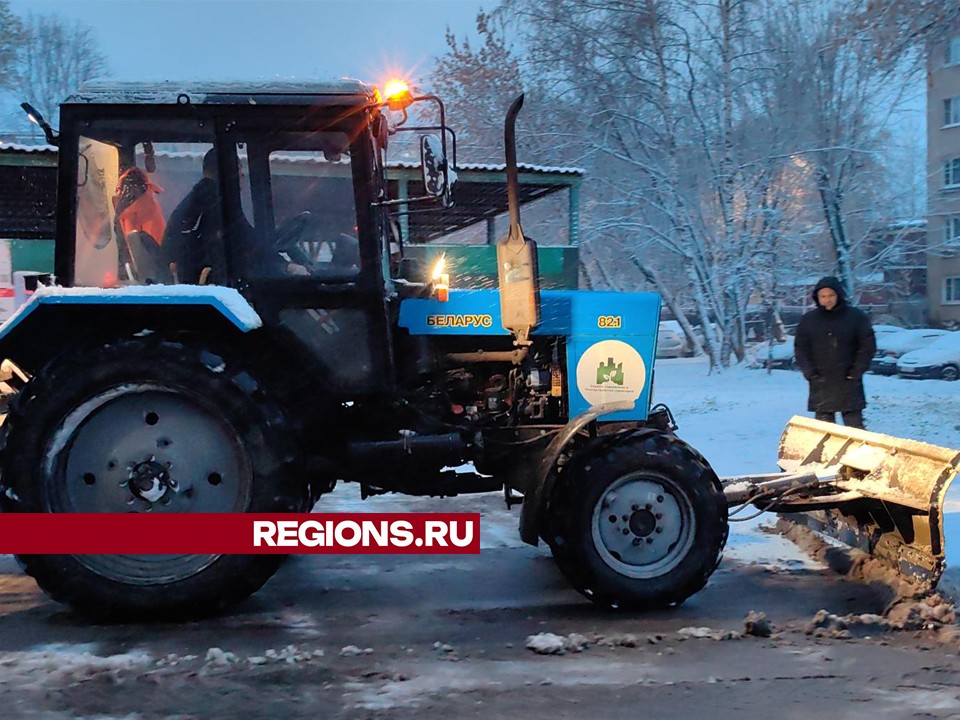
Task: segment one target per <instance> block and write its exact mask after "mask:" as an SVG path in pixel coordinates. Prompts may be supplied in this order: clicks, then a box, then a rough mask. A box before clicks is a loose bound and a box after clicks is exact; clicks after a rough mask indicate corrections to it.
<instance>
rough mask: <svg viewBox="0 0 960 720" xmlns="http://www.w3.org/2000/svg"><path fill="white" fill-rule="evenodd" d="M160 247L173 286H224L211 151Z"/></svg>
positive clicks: (217, 188) (220, 218)
mask: <svg viewBox="0 0 960 720" xmlns="http://www.w3.org/2000/svg"><path fill="white" fill-rule="evenodd" d="M246 229H247V228H245V230H246ZM250 230H251V231H252V229H250ZM162 245H163V248H164V250H165V251H166V255H167V258H168V261H169V266H170V274H171V276H172V277H173V282H174V283H188V284H199V285H205V284H207V283H211V284H215V285H221V284H223V283H225V282H226V268H225V266H224V265H225V263H224V257H225V244H224V238H223V212H222V210H221V208H220V183H219V181H218V179H217V153H216V150H215V149H214V148H210V149H209V150H207V152H206V153H205V154H204V156H203V177H202V178H201V179H200V181H199V182H197V184H196V185H194V186H193V188H191V190H190V192H188V193H187V194H186V195H185V196H184V198H183V200H181V201H180V204H178V205H177V207H176V208H175V209H174V210H173V212H172V213H170V219H169V220H168V221H167V229H166V232H165V233H164V235H163V243H162Z"/></svg>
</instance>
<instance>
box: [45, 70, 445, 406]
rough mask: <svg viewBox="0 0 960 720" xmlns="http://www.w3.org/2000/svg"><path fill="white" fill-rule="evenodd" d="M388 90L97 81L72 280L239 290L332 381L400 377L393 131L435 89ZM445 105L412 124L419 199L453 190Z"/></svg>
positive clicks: (64, 130) (64, 202)
mask: <svg viewBox="0 0 960 720" xmlns="http://www.w3.org/2000/svg"><path fill="white" fill-rule="evenodd" d="M386 91H387V92H388V93H389V94H388V95H386V96H385V97H384V96H381V94H380V92H379V91H378V90H377V89H376V88H374V87H371V86H367V85H364V84H362V83H360V82H356V81H349V80H340V81H336V82H331V83H309V84H307V83H305V84H298V83H294V84H291V83H286V84H276V85H262V86H253V87H251V86H250V85H245V86H243V87H242V88H241V87H240V86H232V85H229V84H226V85H220V84H218V85H214V86H206V87H204V86H196V87H186V86H181V85H176V86H174V85H171V86H170V87H168V88H164V87H160V88H158V87H157V86H156V85H148V84H139V83H130V84H120V85H117V84H112V85H109V86H107V85H97V84H93V85H90V86H88V87H86V88H84V89H83V90H82V91H81V92H79V93H78V94H76V95H74V96H72V97H71V98H69V99H68V100H67V101H66V102H65V103H64V104H63V106H62V110H61V130H60V135H59V138H58V140H57V142H58V145H59V147H60V174H59V185H60V192H59V206H58V226H59V232H58V236H57V246H56V258H55V272H56V276H57V281H58V283H59V284H60V285H61V286H63V287H73V288H82V287H87V288H105V289H118V290H123V289H126V288H131V287H144V286H157V285H164V286H168V287H170V286H173V287H175V286H178V285H183V286H210V287H225V288H232V289H235V290H237V291H238V292H239V293H240V294H241V295H242V296H243V297H244V299H245V300H246V301H247V302H249V303H250V304H251V305H252V306H253V307H254V308H256V311H257V313H258V314H259V315H260V317H261V318H262V319H263V323H264V325H265V326H269V327H271V328H275V329H276V332H278V333H280V334H282V335H285V336H286V338H287V339H290V340H291V341H292V342H293V343H294V347H297V346H300V347H302V348H303V349H304V350H305V351H306V352H305V353H303V354H304V355H309V356H311V357H313V358H315V359H316V360H317V363H318V365H317V368H316V369H318V370H321V371H322V373H323V375H324V377H327V378H330V379H331V383H330V384H331V387H337V388H339V389H341V390H343V391H344V392H345V393H348V394H353V393H358V392H360V393H363V392H366V391H374V390H376V389H378V388H383V387H385V386H386V385H387V384H388V383H389V382H390V380H391V378H392V376H393V370H392V367H391V361H390V356H391V347H392V340H391V337H390V336H391V330H390V322H389V317H390V315H391V314H395V311H396V309H395V307H393V306H394V305H396V302H395V300H396V297H395V296H396V293H395V285H394V279H395V277H396V275H397V274H398V273H400V267H401V263H400V262H399V260H400V252H401V241H400V238H399V236H398V231H397V229H396V228H397V224H396V223H395V222H391V219H390V211H391V205H392V204H394V203H391V201H390V199H389V198H388V197H387V189H386V188H387V184H386V180H385V157H386V146H387V140H388V136H390V135H394V134H396V131H397V129H398V127H399V126H401V125H403V123H404V121H406V119H407V108H408V107H409V106H410V105H411V104H413V103H415V102H417V101H419V100H427V101H434V100H436V99H435V98H433V97H426V98H414V97H413V96H412V95H411V93H410V92H409V90H407V89H406V87H405V86H393V85H390V86H389V87H388V88H386ZM436 102H437V104H438V105H439V101H438V100H437V101H436ZM440 117H441V124H440V125H434V126H431V125H429V124H428V125H427V126H418V127H417V128H415V130H417V131H421V133H422V135H423V136H422V138H421V142H420V144H419V150H420V152H421V157H422V162H423V167H424V174H423V188H424V190H423V197H422V198H421V199H424V200H434V201H440V202H449V192H450V178H449V177H448V172H449V171H448V166H447V163H446V161H445V153H446V150H447V143H448V136H450V137H452V133H449V132H448V131H447V130H446V129H445V128H444V127H443V122H442V118H443V111H442V106H440ZM430 132H437V133H438V134H437V135H429V134H428V133H430ZM414 147H415V148H416V147H417V146H416V145H414ZM416 199H417V198H412V199H411V198H405V199H404V202H405V203H410V202H412V201H416ZM409 286H410V285H409V283H403V287H405V288H408V287H409ZM334 313H335V314H336V319H335V320H334V319H332V318H331V316H332V314H334ZM139 321H140V320H138V322H139ZM174 322H180V320H179V319H178V320H175V321H174ZM318 329H319V332H318ZM331 331H334V332H331ZM331 335H336V337H335V338H334V341H332V342H331V337H330V336H331ZM345 348H349V349H350V357H351V362H349V363H343V362H339V358H340V357H341V355H342V353H343V351H344V349H345Z"/></svg>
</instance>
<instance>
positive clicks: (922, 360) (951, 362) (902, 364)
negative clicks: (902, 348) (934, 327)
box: [897, 332, 960, 380]
mask: <svg viewBox="0 0 960 720" xmlns="http://www.w3.org/2000/svg"><path fill="white" fill-rule="evenodd" d="M897 373H898V374H899V375H900V377H904V378H918V379H921V380H922V379H927V378H939V379H941V380H956V379H957V378H960V332H947V333H946V334H945V335H943V336H942V337H940V338H938V339H937V340H934V341H933V342H932V343H930V344H929V345H927V346H926V347H924V348H921V349H920V350H913V351H911V352H908V353H904V354H903V356H902V357H901V358H900V361H899V362H898V363H897Z"/></svg>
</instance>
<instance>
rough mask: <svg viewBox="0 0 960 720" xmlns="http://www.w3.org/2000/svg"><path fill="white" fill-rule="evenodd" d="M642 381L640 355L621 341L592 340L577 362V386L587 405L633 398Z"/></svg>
mask: <svg viewBox="0 0 960 720" xmlns="http://www.w3.org/2000/svg"><path fill="white" fill-rule="evenodd" d="M646 382H647V368H646V365H644V363H643V358H642V357H640V353H638V352H637V351H636V350H635V349H634V348H633V347H632V346H630V345H627V343H625V342H623V341H621V340H603V341H601V342H598V343H594V344H593V345H591V346H590V347H588V348H587V351H586V352H585V353H584V354H583V355H582V356H581V357H580V362H578V363H577V388H578V389H579V390H580V392H581V393H582V394H583V397H585V398H586V400H587V402H588V403H590V404H591V405H599V404H600V403H606V402H623V401H628V400H636V399H637V398H638V397H640V393H641V392H642V391H643V386H644V384H645V383H646Z"/></svg>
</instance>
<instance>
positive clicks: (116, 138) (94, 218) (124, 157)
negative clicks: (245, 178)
mask: <svg viewBox="0 0 960 720" xmlns="http://www.w3.org/2000/svg"><path fill="white" fill-rule="evenodd" d="M205 136H206V137H205ZM213 147H214V146H213V137H212V133H211V132H210V131H209V130H204V129H202V128H198V127H197V123H196V121H192V122H184V123H181V124H180V125H178V124H176V123H173V124H171V125H170V126H169V127H166V126H164V125H163V124H160V123H154V124H153V125H147V124H145V123H143V122H142V121H141V122H138V121H122V120H109V121H106V120H104V121H100V122H97V123H91V124H90V129H89V130H88V131H87V133H86V134H85V135H84V136H81V137H80V138H79V143H78V149H77V152H78V163H77V196H76V203H77V206H76V241H75V253H74V279H73V282H74V285H77V286H94V287H118V286H123V285H150V284H159V283H162V284H174V283H191V284H204V283H206V284H219V283H226V282H227V272H226V270H227V265H226V236H227V234H228V233H227V232H225V229H224V227H223V218H224V213H223V210H222V207H221V200H220V182H219V180H218V178H217V173H216V157H215V155H214V153H213Z"/></svg>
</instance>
